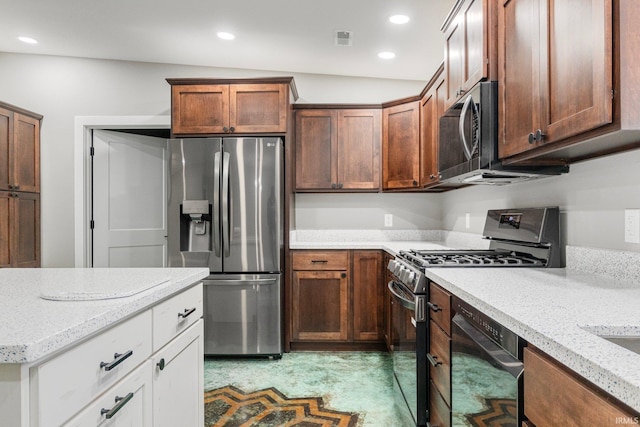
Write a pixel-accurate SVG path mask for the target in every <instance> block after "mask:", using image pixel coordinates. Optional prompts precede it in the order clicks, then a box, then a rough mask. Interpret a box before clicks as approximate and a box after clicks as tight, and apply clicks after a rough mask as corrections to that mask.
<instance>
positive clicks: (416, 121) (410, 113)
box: [382, 101, 420, 190]
mask: <svg viewBox="0 0 640 427" xmlns="http://www.w3.org/2000/svg"><path fill="white" fill-rule="evenodd" d="M382 114H383V116H382V129H383V138H382V162H383V164H382V177H383V178H382V179H383V183H382V187H383V188H384V189H385V190H393V189H402V188H417V187H418V183H419V181H420V101H414V102H409V103H406V104H401V105H396V106H393V107H388V108H385V109H384V110H383V113H382Z"/></svg>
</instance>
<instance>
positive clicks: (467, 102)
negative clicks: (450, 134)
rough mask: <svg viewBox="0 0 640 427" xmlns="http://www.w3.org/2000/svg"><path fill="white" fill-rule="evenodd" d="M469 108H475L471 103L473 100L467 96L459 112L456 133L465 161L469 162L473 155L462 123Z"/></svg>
mask: <svg viewBox="0 0 640 427" xmlns="http://www.w3.org/2000/svg"><path fill="white" fill-rule="evenodd" d="M471 106H473V107H475V103H474V102H473V98H472V97H471V96H467V99H466V100H465V101H464V104H463V105H462V111H461V112H460V121H459V122H458V132H459V133H460V143H461V144H462V149H463V150H464V155H465V157H466V158H467V160H471V155H472V154H473V151H471V150H469V146H468V144H467V137H466V135H465V134H464V122H465V120H466V119H467V112H468V111H469V108H470V107H471ZM474 149H475V147H474Z"/></svg>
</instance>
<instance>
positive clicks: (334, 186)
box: [331, 182, 337, 190]
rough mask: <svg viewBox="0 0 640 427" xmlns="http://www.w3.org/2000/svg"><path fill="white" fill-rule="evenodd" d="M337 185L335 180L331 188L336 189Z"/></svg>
mask: <svg viewBox="0 0 640 427" xmlns="http://www.w3.org/2000/svg"><path fill="white" fill-rule="evenodd" d="M336 187H337V185H336V184H335V182H334V183H333V184H331V188H333V189H334V190H335V189H336Z"/></svg>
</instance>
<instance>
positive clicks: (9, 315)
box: [0, 268, 209, 427]
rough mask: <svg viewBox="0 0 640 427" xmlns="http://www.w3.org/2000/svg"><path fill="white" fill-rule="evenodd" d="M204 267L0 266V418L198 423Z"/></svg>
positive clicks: (31, 422)
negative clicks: (8, 267) (64, 267)
mask: <svg viewBox="0 0 640 427" xmlns="http://www.w3.org/2000/svg"><path fill="white" fill-rule="evenodd" d="M208 274H209V271H208V269H205V268H172V269H152V268H148V269H146V268H139V269H2V270H0V320H1V321H2V328H1V329H0V419H2V422H1V423H2V425H8V426H12V427H13V426H16V427H18V426H20V427H26V426H30V427H34V426H59V425H73V426H87V425H89V426H90V425H102V424H103V423H105V422H106V421H108V420H110V421H114V418H115V419H117V418H120V420H121V421H122V422H125V423H127V425H139V426H152V425H153V426H161V425H203V404H202V396H203V394H202V390H203V385H202V381H203V345H202V342H203V337H202V335H203V326H202V325H203V321H202V285H201V283H200V280H201V279H203V278H204V277H206V276H208ZM176 422H177V423H178V424H176ZM185 423H186V424H185ZM116 424H117V425H124V424H120V423H119V422H118V423H116Z"/></svg>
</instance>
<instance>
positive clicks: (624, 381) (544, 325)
mask: <svg viewBox="0 0 640 427" xmlns="http://www.w3.org/2000/svg"><path fill="white" fill-rule="evenodd" d="M637 255H640V254H637ZM636 258H640V257H637V256H636ZM427 277H428V278H429V279H431V280H433V281H434V282H436V283H437V284H439V285H440V286H442V287H443V288H445V289H447V290H448V291H450V292H451V293H453V294H455V295H456V296H458V297H460V298H462V299H463V300H465V301H466V302H468V303H469V304H471V305H472V306H474V307H476V308H478V309H480V310H481V311H482V312H484V313H485V314H487V315H488V316H489V317H491V318H493V319H494V320H496V321H498V322H499V323H501V324H502V325H504V326H506V327H507V328H509V329H511V330H512V331H513V332H515V333H516V334H518V335H519V336H521V337H522V338H524V339H525V340H526V341H527V342H529V343H530V344H532V345H534V346H536V347H538V348H539V349H541V350H542V351H544V352H545V353H547V354H549V355H550V356H551V357H553V358H555V359H557V360H558V361H559V362H560V363H562V364H564V365H566V366H567V367H569V368H570V369H572V370H573V371H575V372H577V373H578V374H580V375H581V376H583V377H584V378H586V379H587V380H589V381H591V382H592V383H594V384H595V385H597V386H599V387H600V388H602V389H603V390H605V391H606V392H607V393H609V394H611V395H613V396H614V397H616V398H618V399H619V400H621V401H622V402H624V403H626V404H627V405H629V406H630V407H632V408H633V409H635V410H637V411H640V369H639V368H640V355H639V354H636V353H634V352H632V351H630V350H626V349H624V348H622V347H620V346H618V345H616V344H613V343H610V342H609V341H606V340H605V339H603V338H600V337H598V336H597V335H632V336H640V312H639V308H640V283H639V282H638V281H635V282H632V281H621V280H614V279H612V278H610V277H608V276H600V275H596V274H593V273H585V272H580V271H576V270H571V269H565V268H560V269H534V268H431V269H428V270H427Z"/></svg>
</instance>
